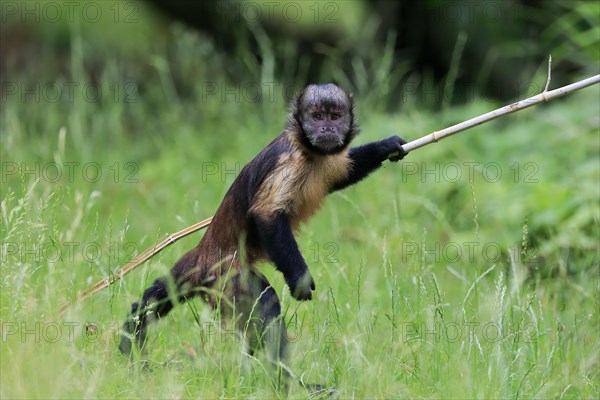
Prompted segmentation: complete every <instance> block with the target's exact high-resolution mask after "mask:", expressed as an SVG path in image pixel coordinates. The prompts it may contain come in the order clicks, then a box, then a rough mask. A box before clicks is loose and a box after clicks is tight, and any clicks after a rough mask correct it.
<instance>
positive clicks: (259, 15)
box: [0, 0, 600, 398]
mask: <svg viewBox="0 0 600 400" xmlns="http://www.w3.org/2000/svg"><path fill="white" fill-rule="evenodd" d="M0 18H1V23H2V25H1V31H0V44H1V47H0V90H1V92H0V95H1V103H0V105H1V109H0V117H1V118H0V140H1V150H0V156H1V166H2V176H1V179H2V183H1V203H0V204H1V212H2V225H1V235H2V253H1V257H2V259H1V281H0V283H1V292H0V321H1V324H2V341H1V343H0V369H1V371H0V372H1V374H0V380H1V381H0V397H2V398H83V397H111V398H114V397H116V398H131V397H152V398H167V397H169V398H182V397H185V398H187V397H194V398H198V397H202V398H216V397H222V398H238V397H244V398H264V397H269V398H272V397H282V396H284V394H282V393H279V392H277V391H276V390H274V389H273V382H272V381H271V379H270V378H269V376H268V374H266V373H265V371H264V368H263V366H262V365H263V364H262V361H264V360H262V361H261V356H259V358H258V359H256V360H254V359H252V360H250V363H251V364H252V365H253V366H254V368H253V370H252V373H251V374H250V375H245V374H242V373H241V364H242V363H243V362H244V361H248V360H247V359H248V357H247V356H244V355H243V354H242V353H241V343H240V339H239V337H237V336H236V335H235V334H234V333H233V331H231V330H229V328H228V327H227V326H221V325H220V324H219V323H218V322H217V321H216V320H215V317H214V315H213V314H211V313H210V312H209V310H208V307H206V306H205V305H203V304H202V303H201V302H200V301H193V302H190V303H188V304H187V305H185V306H181V307H178V309H177V310H175V311H174V312H173V313H171V314H170V315H169V316H168V318H166V319H167V321H162V322H161V323H159V324H157V325H156V327H155V329H153V330H152V331H151V333H150V335H151V336H150V342H151V345H150V346H149V348H150V351H149V354H148V358H149V362H150V365H151V371H141V370H139V365H134V366H129V364H128V362H127V360H125V359H124V358H123V357H122V356H120V354H119V353H118V351H117V348H116V347H117V346H116V341H117V333H118V328H119V324H120V323H121V321H122V319H123V318H124V317H125V315H126V313H127V311H128V309H129V305H130V303H131V302H132V301H134V300H135V299H137V298H138V297H139V296H140V294H141V293H142V291H143V289H144V288H145V287H146V286H147V285H148V284H149V283H151V282H152V280H153V279H155V278H156V277H158V276H161V275H162V274H164V273H165V272H166V271H168V269H169V268H170V267H171V265H173V263H174V262H175V261H176V260H177V259H178V258H179V257H180V256H181V255H182V254H184V252H185V251H187V250H189V249H190V248H192V247H193V246H194V245H195V244H196V243H197V242H198V241H199V239H200V237H201V234H194V235H192V236H190V237H188V238H185V239H183V240H181V241H180V242H178V243H177V244H175V245H173V246H171V247H169V248H168V249H167V250H165V251H163V252H162V253H161V254H159V255H157V256H156V257H155V258H153V259H152V260H151V261H149V262H147V263H146V264H144V265H143V266H141V267H139V268H138V269H137V270H136V271H134V272H132V273H131V274H130V275H128V276H127V277H126V278H125V279H123V280H122V281H120V282H119V283H118V284H116V285H113V286H111V288H110V289H107V290H105V291H104V292H101V293H99V294H98V295H96V296H94V297H93V298H90V299H88V300H86V301H84V302H82V303H80V304H77V305H75V306H73V307H71V308H70V309H69V310H68V311H67V312H66V314H64V315H61V314H60V313H59V311H58V310H59V308H60V306H61V305H62V304H63V303H64V302H65V301H70V300H73V299H74V298H75V295H76V293H77V292H78V291H80V290H82V289H84V288H86V287H88V286H89V285H91V284H92V283H94V282H95V281H97V280H99V279H101V278H103V277H106V276H107V275H108V274H110V273H112V272H114V271H115V270H116V269H117V268H119V267H120V266H122V265H123V264H124V263H126V262H127V261H129V260H130V259H131V258H132V257H133V256H134V255H135V254H138V253H139V252H141V251H143V250H144V249H146V248H147V247H148V246H150V245H152V243H154V242H155V241H156V240H157V239H158V238H160V237H162V236H163V235H164V234H165V233H171V232H175V231H177V230H179V229H182V228H184V227H186V226H189V225H191V224H193V223H195V222H197V221H199V220H201V219H204V218H207V217H209V216H211V215H212V214H213V213H214V211H215V210H216V208H217V207H218V205H219V203H220V201H221V199H222V197H223V195H224V194H225V191H226V190H227V188H228V187H229V185H230V184H231V182H232V181H233V179H234V178H235V176H236V173H237V172H239V170H240V169H241V168H242V167H243V165H245V163H247V162H248V161H250V160H251V159H252V158H253V157H254V155H256V154H257V153H258V152H259V151H260V150H261V149H262V148H264V147H265V146H266V145H267V144H268V143H269V142H270V141H271V140H272V139H273V138H274V137H275V136H276V135H278V134H279V133H280V132H281V130H282V129H283V127H284V124H285V122H286V112H287V104H288V101H289V100H290V98H291V97H292V96H293V95H294V94H295V93H297V92H298V91H299V90H301V89H302V87H304V85H306V84H307V83H311V82H336V83H338V84H339V85H341V86H342V87H344V88H345V89H347V90H348V91H351V92H353V93H354V96H355V100H356V104H357V107H358V121H359V123H360V125H361V128H362V133H361V135H360V136H359V137H358V138H357V139H356V143H366V142H369V141H373V140H378V139H381V138H384V137H386V136H388V135H391V134H398V135H400V136H401V137H403V138H405V139H407V140H412V139H416V138H418V137H420V136H422V135H424V134H427V133H430V132H432V131H434V130H439V129H442V128H444V127H447V126H450V125H451V124H454V123H458V122H461V121H463V120H466V119H468V118H471V117H473V116H477V115H479V114H482V113H484V112H487V111H490V110H492V109H494V108H497V107H500V106H502V105H504V104H508V103H509V102H511V101H516V100H519V99H522V98H526V97H528V96H531V95H534V94H537V93H538V92H540V91H541V90H542V89H543V87H544V85H545V82H546V71H547V61H546V60H547V57H548V55H549V54H552V57H553V65H552V66H553V75H552V76H553V80H552V84H551V88H556V87H558V86H560V85H562V84H566V83H570V82H573V81H576V80H578V79H581V78H584V77H587V76H591V75H594V74H598V73H599V71H600V60H599V58H600V55H599V52H600V46H599V44H600V3H598V2H596V1H552V2H548V1H533V0H531V1H525V0H522V1H516V0H514V1H501V2H500V1H449V2H448V1H433V0H428V1H422V2H408V1H367V0H364V1H359V0H352V1H325V2H311V1H306V2H305V1H302V2H299V1H296V2H294V1H286V2H266V1H265V2H262V1H258V2H256V1H232V2H228V1H225V2H212V1H201V2H191V1H172V2H159V1H146V2H144V1H111V0H108V1H72V2H58V1H39V2H35V1H4V2H2V3H0ZM599 98H600V88H599V87H598V86H597V85H596V86H594V87H591V88H587V89H584V90H582V91H581V92H578V93H575V94H572V95H569V96H567V97H565V98H563V99H560V100H557V101H554V102H552V103H550V104H544V105H540V106H537V107H534V108H532V109H529V110H526V111H522V112H519V113H517V114H513V115H511V116H508V117H504V118H501V119H499V120H497V121H494V122H492V123H488V124H486V125H483V126H480V127H477V128H474V129H472V130H470V131H467V132H465V133H461V134H459V135H458V136H455V137H453V138H450V139H447V140H446V141H444V142H442V143H441V144H436V145H432V146H428V147H425V148H423V149H420V150H418V151H415V152H414V153H412V154H410V155H408V156H407V157H406V159H405V160H404V161H403V162H400V163H398V164H386V165H385V166H384V167H383V168H382V169H381V170H380V171H378V172H376V173H374V174H373V175H372V176H371V177H370V178H369V179H367V180H366V181H364V182H361V183H360V184H359V185H356V186H355V187H352V188H350V189H348V190H346V191H344V192H343V193H338V194H334V195H332V196H331V197H330V198H329V199H328V200H327V201H326V203H325V205H324V207H323V209H322V210H321V211H320V212H319V213H318V214H317V216H316V217H315V218H314V219H313V220H312V221H311V222H310V223H308V224H307V225H306V226H305V227H304V229H303V232H302V235H300V237H299V238H298V240H299V244H300V247H301V249H302V251H303V254H304V255H305V258H306V259H307V262H308V264H309V267H310V268H311V271H312V274H313V276H314V277H315V280H316V284H317V292H316V298H315V299H314V300H313V301H312V302H309V303H298V302H297V301H295V300H293V299H292V298H291V297H290V296H289V292H288V289H287V288H286V287H285V285H284V282H283V279H282V278H281V276H280V274H278V273H277V272H275V271H274V269H273V268H272V267H271V266H268V265H264V266H262V267H261V270H262V271H263V272H264V273H265V274H266V275H267V277H268V278H269V280H270V281H271V282H272V284H273V286H274V287H275V289H276V290H277V292H278V294H279V296H280V298H282V302H283V305H284V311H285V315H286V321H288V324H289V332H290V333H289V336H290V340H291V341H292V346H291V353H292V357H291V359H290V362H289V367H290V368H291V370H292V371H294V373H296V374H297V375H298V376H299V377H300V376H302V379H304V380H305V381H307V382H315V381H318V382H321V383H324V384H326V385H328V386H332V387H336V389H337V391H338V393H339V397H340V398H350V397H353V398H365V397H369V398H491V397H494V398H498V397H501V398H597V396H598V392H599V389H600V374H599V370H600V364H599V354H600V340H599V338H598V331H599V328H600V321H599V318H600V317H599V314H598V309H599V306H600V296H599V294H600V268H599V251H600V244H599V243H600V241H599V239H600V237H599V235H600V229H599V222H600V221H599V220H600V202H599V200H600V183H599V182H600V156H599V152H600V135H599V133H600V129H599V127H600V117H599V113H598V109H599V107H598V100H599ZM290 396H291V397H299V398H303V397H306V393H305V392H304V391H303V389H302V388H300V387H298V386H297V385H296V386H292V387H291V388H290Z"/></svg>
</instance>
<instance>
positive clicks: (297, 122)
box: [289, 83, 358, 154]
mask: <svg viewBox="0 0 600 400" xmlns="http://www.w3.org/2000/svg"><path fill="white" fill-rule="evenodd" d="M289 128H292V129H294V130H295V131H296V133H297V134H298V135H299V139H300V140H301V142H302V143H303V144H304V145H305V146H306V147H307V148H308V149H309V150H312V151H314V152H316V153H318V154H335V153H338V152H340V151H342V150H343V149H345V148H346V147H347V146H348V145H349V144H350V142H351V141H352V139H353V138H354V136H356V134H357V133H358V127H357V125H356V123H355V122H354V106H353V103H352V96H351V95H349V94H348V93H346V92H345V91H343V90H342V89H340V88H339V87H337V86H336V85H334V84H332V83H327V84H324V85H309V86H307V87H306V88H305V89H304V90H303V91H302V93H300V94H299V95H298V97H296V98H295V99H294V100H293V101H292V105H291V114H290V118H289Z"/></svg>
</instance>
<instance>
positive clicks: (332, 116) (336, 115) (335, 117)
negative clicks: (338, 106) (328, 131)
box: [331, 113, 341, 121]
mask: <svg viewBox="0 0 600 400" xmlns="http://www.w3.org/2000/svg"><path fill="white" fill-rule="evenodd" d="M340 117H341V115H340V114H337V113H333V114H331V120H332V121H335V120H336V119H339V118H340Z"/></svg>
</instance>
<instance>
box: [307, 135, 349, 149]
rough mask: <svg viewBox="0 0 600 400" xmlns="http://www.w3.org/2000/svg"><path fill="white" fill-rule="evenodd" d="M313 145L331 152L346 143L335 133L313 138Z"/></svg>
mask: <svg viewBox="0 0 600 400" xmlns="http://www.w3.org/2000/svg"><path fill="white" fill-rule="evenodd" d="M312 142H313V145H315V146H317V147H320V148H322V149H324V150H331V149H335V148H337V147H340V146H342V145H343V144H344V141H343V140H342V138H341V137H340V135H337V134H335V133H322V134H319V135H316V136H315V137H313V140H312Z"/></svg>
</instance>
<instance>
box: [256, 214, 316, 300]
mask: <svg viewBox="0 0 600 400" xmlns="http://www.w3.org/2000/svg"><path fill="white" fill-rule="evenodd" d="M253 219H254V222H255V224H256V228H257V230H258V235H259V237H260V241H261V244H262V246H263V247H264V249H265V250H266V251H267V255H268V256H269V259H270V260H271V261H272V262H273V264H275V267H276V268H277V270H279V271H281V273H283V277H284V278H285V282H286V283H287V285H288V287H289V288H290V292H292V296H294V298H296V299H298V300H310V299H312V291H313V290H315V282H314V280H313V278H312V276H311V275H310V271H309V270H308V266H307V265H306V261H304V257H302V254H301V253H300V249H299V248H298V243H297V242H296V239H294V235H293V233H292V228H291V226H290V223H289V220H288V217H287V216H286V215H285V214H281V213H278V214H276V215H275V216H274V217H272V218H270V219H266V218H264V217H260V216H257V215H255V216H254V217H253Z"/></svg>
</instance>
